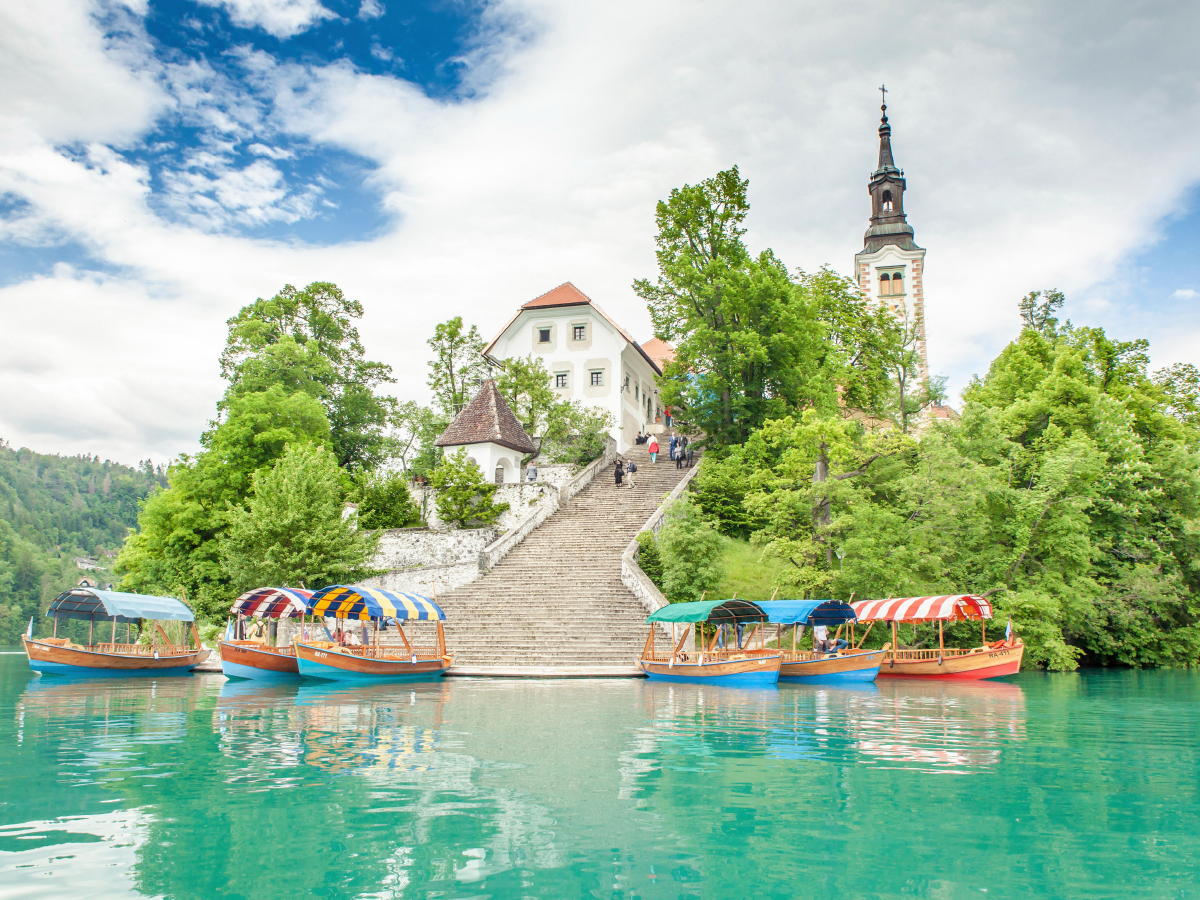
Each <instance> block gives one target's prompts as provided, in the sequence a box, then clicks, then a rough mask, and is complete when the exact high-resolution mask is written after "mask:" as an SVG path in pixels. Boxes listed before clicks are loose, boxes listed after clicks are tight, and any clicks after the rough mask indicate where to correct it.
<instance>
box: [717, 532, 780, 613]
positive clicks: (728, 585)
mask: <svg viewBox="0 0 1200 900" xmlns="http://www.w3.org/2000/svg"><path fill="white" fill-rule="evenodd" d="M785 565H786V563H784V562H783V561H782V560H779V559H771V558H766V559H764V558H762V549H761V548H760V547H755V546H752V545H751V543H750V542H749V541H744V540H740V539H738V538H733V539H731V540H730V541H729V543H728V544H726V545H725V580H724V581H723V582H722V583H721V587H720V589H719V590H718V591H717V596H715V597H709V598H708V599H710V600H718V599H719V600H727V599H729V598H730V597H732V596H734V592H736V593H737V596H738V597H741V598H742V599H744V600H770V599H771V594H772V593H774V591H775V588H776V586H777V585H778V584H779V573H780V572H781V571H782V570H783V567H784V566H785ZM786 593H787V592H786V591H785V590H783V589H782V588H781V589H780V591H779V594H778V595H777V597H776V599H782V598H783V597H784V596H785V594H786Z"/></svg>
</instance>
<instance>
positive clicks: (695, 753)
mask: <svg viewBox="0 0 1200 900" xmlns="http://www.w3.org/2000/svg"><path fill="white" fill-rule="evenodd" d="M642 698H643V708H644V711H645V714H646V715H645V718H646V724H645V725H644V726H642V728H641V729H639V730H638V733H637V737H636V739H635V743H636V748H631V750H630V751H628V752H626V753H625V754H624V755H623V757H622V765H623V767H624V770H625V771H626V773H627V774H628V776H629V779H631V780H636V779H637V778H639V777H641V776H643V775H645V774H646V773H648V772H651V771H654V770H655V769H657V768H658V767H659V766H660V765H661V766H666V767H671V768H675V769H679V770H681V771H682V770H692V771H705V770H708V769H711V768H713V767H717V766H720V765H722V760H725V759H728V758H731V757H757V758H764V759H777V760H791V761H804V760H808V761H813V762H817V761H822V762H836V763H867V764H869V765H876V766H887V767H902V768H911V769H916V770H918V771H937V772H949V773H958V774H971V773H978V772H982V771H985V770H987V769H989V768H991V767H994V766H995V765H996V764H997V763H998V762H999V760H1000V754H1001V751H1002V749H1003V747H1004V746H1005V745H1006V744H1008V743H1011V742H1014V741H1022V740H1024V739H1025V702H1024V693H1023V692H1022V690H1021V688H1020V687H1018V686H1017V685H1014V684H1008V683H1004V682H961V683H955V682H945V683H927V682H921V681H915V680H905V681H903V682H901V681H900V680H896V681H891V680H889V681H887V682H884V683H882V684H881V685H879V686H875V685H869V686H866V689H862V688H858V689H849V690H848V689H845V688H841V687H834V686H822V685H812V686H810V685H788V686H787V687H786V688H784V689H781V690H778V691H766V690H764V691H757V692H751V691H744V690H730V689H726V688H719V687H710V686H705V685H662V684H658V683H651V684H647V685H645V689H644V690H643V692H642ZM627 789H628V786H627Z"/></svg>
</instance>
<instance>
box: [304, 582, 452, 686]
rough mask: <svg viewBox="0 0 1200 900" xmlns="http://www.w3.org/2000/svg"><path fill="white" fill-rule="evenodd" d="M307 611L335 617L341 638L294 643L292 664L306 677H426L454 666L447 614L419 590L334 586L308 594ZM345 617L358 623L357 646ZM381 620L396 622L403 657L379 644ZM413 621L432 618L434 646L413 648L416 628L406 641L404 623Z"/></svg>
mask: <svg viewBox="0 0 1200 900" xmlns="http://www.w3.org/2000/svg"><path fill="white" fill-rule="evenodd" d="M306 613H307V614H308V615H314V616H332V617H333V618H334V619H336V620H337V622H338V625H337V628H336V631H335V635H336V636H337V637H338V638H339V639H340V640H334V641H296V642H294V643H293V645H292V646H293V647H295V649H296V664H297V666H298V667H299V669H300V674H301V675H303V676H304V677H305V678H324V679H327V680H330V681H425V680H429V679H433V678H440V677H441V676H442V675H444V674H445V672H446V670H447V669H448V668H450V666H451V665H453V664H454V654H452V653H447V652H446V632H445V629H444V628H443V626H442V623H443V622H444V621H445V620H446V614H445V613H444V612H443V611H442V608H441V607H440V606H438V605H437V603H435V602H434V601H433V600H430V599H429V598H428V597H423V596H421V595H420V594H409V593H406V592H400V591H385V590H381V589H380V588H367V587H357V586H354V585H345V584H335V585H332V586H330V587H327V588H322V589H321V590H319V591H317V592H316V593H315V594H313V595H312V597H310V598H309V600H308V603H307V609H306ZM347 619H355V620H358V621H360V622H362V623H363V629H362V638H361V639H360V640H359V643H358V645H357V646H355V645H354V644H353V643H352V640H354V635H353V634H352V633H351V632H350V631H348V630H347V629H346V627H345V621H346V620H347ZM385 619H394V620H395V622H396V628H397V630H398V631H399V632H400V639H401V640H402V641H403V642H404V653H403V655H402V654H400V653H397V652H396V650H398V649H399V648H393V647H383V646H380V643H379V625H380V622H381V621H382V620H385ZM368 622H369V623H371V627H370V628H368V627H367V624H366V623H368ZM414 622H432V623H434V624H435V625H436V626H437V631H436V641H437V642H436V644H435V645H434V646H432V647H417V646H416V634H415V631H414V632H413V634H412V637H411V640H410V636H409V634H407V633H405V630H404V624H405V623H414ZM410 627H411V626H410Z"/></svg>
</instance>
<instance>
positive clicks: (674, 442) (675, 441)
mask: <svg viewBox="0 0 1200 900" xmlns="http://www.w3.org/2000/svg"><path fill="white" fill-rule="evenodd" d="M678 446H679V438H677V437H676V436H675V432H671V437H670V440H668V441H667V449H668V450H669V451H670V453H671V462H675V448H676V447H678Z"/></svg>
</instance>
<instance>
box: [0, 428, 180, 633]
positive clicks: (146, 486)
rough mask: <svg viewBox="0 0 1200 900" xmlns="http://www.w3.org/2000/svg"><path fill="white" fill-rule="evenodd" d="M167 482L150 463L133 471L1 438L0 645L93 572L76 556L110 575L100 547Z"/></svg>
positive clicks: (122, 531) (123, 530)
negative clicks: (37, 450)
mask: <svg viewBox="0 0 1200 900" xmlns="http://www.w3.org/2000/svg"><path fill="white" fill-rule="evenodd" d="M165 482H166V478H165V476H164V473H163V472H162V471H161V470H159V469H155V468H154V466H153V465H152V464H151V463H150V461H149V460H146V461H144V462H143V463H142V464H141V466H140V467H139V468H136V469H134V468H130V467H128V466H123V465H120V464H118V463H114V462H112V461H110V460H104V461H101V460H100V458H99V457H92V456H55V455H52V454H45V453H35V452H33V451H32V450H29V449H27V448H24V447H22V448H20V449H19V450H18V449H13V448H12V447H10V446H9V445H8V444H7V443H5V442H3V441H0V645H3V646H12V645H14V644H16V643H18V642H19V637H20V634H21V632H22V631H24V629H25V627H26V625H27V624H28V622H29V619H30V618H31V617H34V618H37V617H39V616H40V615H41V613H42V612H43V611H44V609H45V608H46V606H47V605H48V604H49V601H50V599H51V598H52V597H53V596H54V595H55V594H56V593H57V592H58V591H59V590H61V589H62V588H64V587H66V586H69V585H71V584H75V583H76V582H78V580H79V579H80V578H81V577H83V576H85V575H88V574H95V573H94V572H92V571H90V570H87V571H85V570H82V569H80V568H78V567H77V565H76V563H75V558H76V557H81V558H88V557H91V558H93V559H95V560H96V563H97V565H99V566H100V567H101V571H100V574H101V577H105V576H107V575H108V574H109V573H108V572H107V571H105V570H106V569H107V568H108V565H107V563H108V562H109V560H108V557H107V556H106V555H105V551H109V552H112V551H116V550H118V549H119V548H120V547H121V545H122V543H123V542H124V540H125V537H126V535H127V534H128V533H129V531H130V530H131V529H133V528H134V527H136V525H137V515H138V507H139V504H140V503H141V502H142V501H143V500H144V499H145V498H146V497H147V496H148V495H149V494H150V492H151V490H153V489H154V488H155V487H157V486H160V485H162V484H165Z"/></svg>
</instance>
